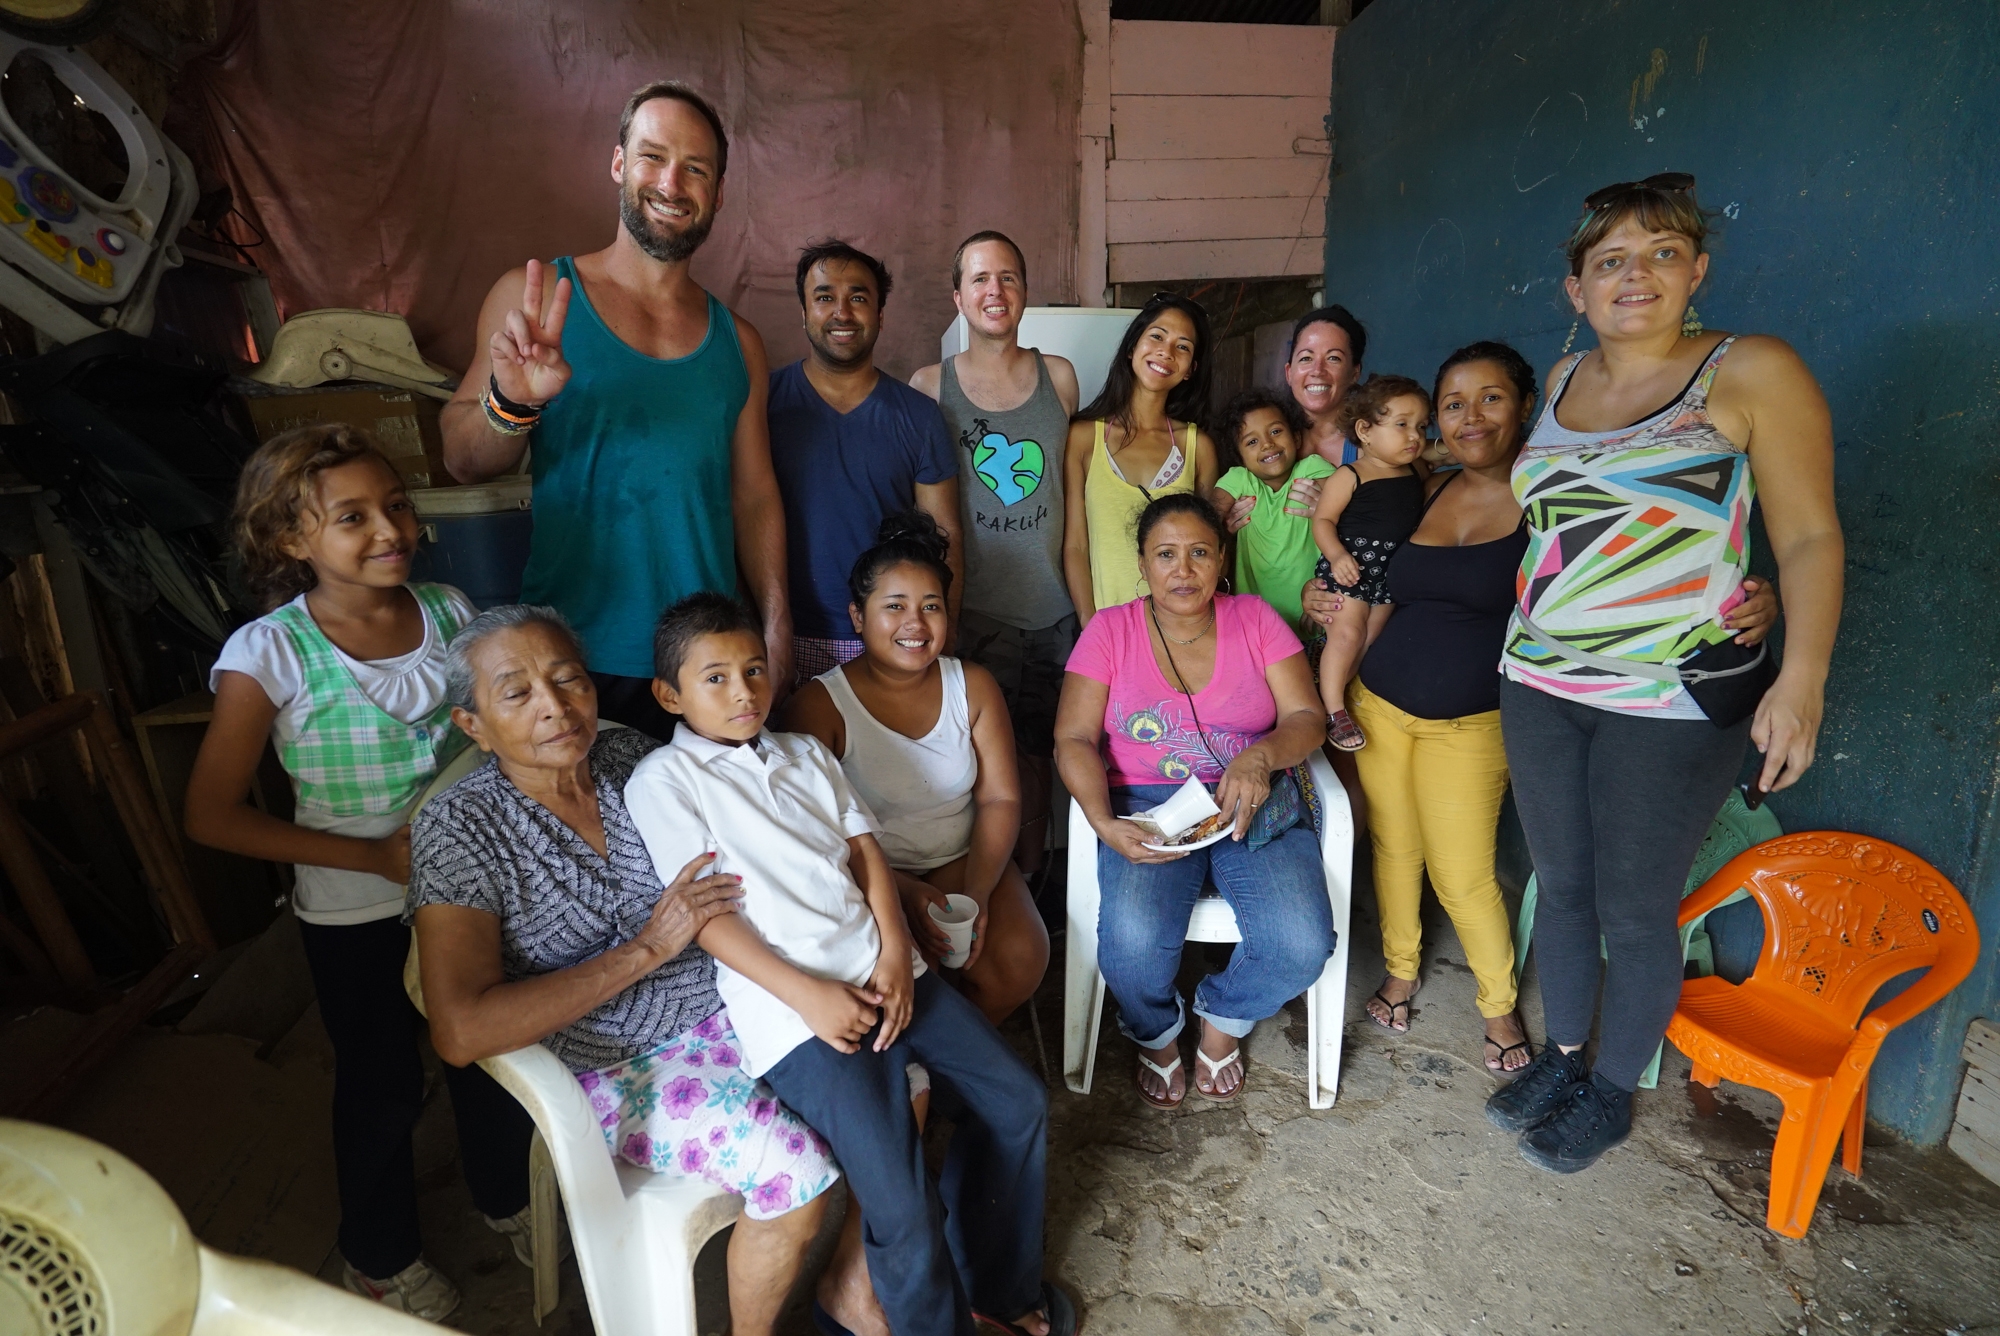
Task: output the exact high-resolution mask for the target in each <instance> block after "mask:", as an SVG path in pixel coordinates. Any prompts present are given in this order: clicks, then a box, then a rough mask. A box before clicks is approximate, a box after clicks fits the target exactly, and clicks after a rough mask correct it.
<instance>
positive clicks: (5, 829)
mask: <svg viewBox="0 0 2000 1336" xmlns="http://www.w3.org/2000/svg"><path fill="white" fill-rule="evenodd" d="M16 727H19V725H16ZM0 868H4V869H6V872H7V880H8V881H10V882H12V883H13V886H14V898H15V899H17V900H19V901H20V902H21V908H22V910H23V911H24V912H25V913H26V914H27V916H28V922H30V923H32V924H33V925H34V927H35V936H36V937H37V938H39V939H40V940H41V944H42V950H44V951H46V952H47V953H48V957H49V960H50V961H51V962H53V963H54V965H55V967H56V975H57V977H58V978H60V979H61V980H62V981H63V986H64V987H66V988H69V989H71V990H73V991H74V992H77V993H86V992H89V991H90V990H91V989H93V988H95V987H96V986H97V971H96V970H94V969H93V968H91V964H90V956H89V954H88V953H87V952H85V951H84V949H83V939H82V938H80V937H78V936H77V935H76V927H75V925H73V924H72V923H71V922H70V920H69V913H68V911H67V910H65V909H64V908H63V903H62V898H61V897H60V896H58V895H57V894H56V888H55V887H54V885H52V884H51V883H50V881H49V874H48V873H47V872H45V871H44V870H43V869H42V862H41V859H40V858H39V857H38V856H37V855H36V853H35V848H34V844H33V843H32V841H31V840H30V839H29V836H28V830H27V827H26V826H24V825H22V824H21V818H20V817H19V816H18V815H17V814H16V813H15V811H14V804H12V803H10V802H8V801H7V800H6V799H4V798H0Z"/></svg>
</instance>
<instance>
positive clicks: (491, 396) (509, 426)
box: [480, 376, 542, 436]
mask: <svg viewBox="0 0 2000 1336" xmlns="http://www.w3.org/2000/svg"><path fill="white" fill-rule="evenodd" d="M480 404H481V406H482V407H484V408H485V410H486V424H487V425H488V426H489V427H491V428H493V430H494V431H495V432H497V433H499V434H500V435H502V436H526V435H527V434H528V433H529V432H531V431H533V430H534V429H535V423H536V422H538V421H540V420H541V416H542V410H541V409H540V408H538V407H535V406H532V405H529V404H517V403H515V402H514V401H513V400H512V399H509V398H508V397H507V396H506V395H504V394H502V393H501V392H500V379H499V377H497V376H492V377H488V379H487V385H486V394H485V396H484V397H483V398H482V399H481V400H480Z"/></svg>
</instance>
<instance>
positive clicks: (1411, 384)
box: [1333, 376, 1431, 446]
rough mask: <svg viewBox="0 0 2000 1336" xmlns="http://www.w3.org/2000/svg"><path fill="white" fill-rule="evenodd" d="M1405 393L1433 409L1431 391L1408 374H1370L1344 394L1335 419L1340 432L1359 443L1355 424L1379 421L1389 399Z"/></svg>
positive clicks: (1425, 406)
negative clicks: (1355, 432)
mask: <svg viewBox="0 0 2000 1336" xmlns="http://www.w3.org/2000/svg"><path fill="white" fill-rule="evenodd" d="M1406 394H1407V395H1413V396H1415V397H1416V398H1418V399H1421V400H1423V404H1424V411H1425V412H1426V413H1428V412H1430V411H1431V396H1430V391H1428V390H1426V389H1425V388H1424V387H1423V386H1421V385H1419V384H1417V382H1415V381H1414V380H1411V379H1410V378H1409V377H1408V376H1370V377H1369V378H1368V379H1367V380H1364V381H1362V382H1361V383H1360V384H1359V385H1356V386H1355V387H1354V388H1353V389H1351V390H1349V391H1348V392H1347V393H1346V394H1345V395H1343V396H1342V397H1341V400H1340V408H1339V410H1338V411H1337V412H1335V414H1334V417H1333V420H1334V422H1335V423H1336V424H1337V425H1338V426H1339V427H1340V434H1341V435H1342V436H1345V437H1346V438H1347V439H1348V440H1350V441H1353V442H1354V443H1355V445H1357V446H1358V445H1360V444H1361V441H1360V439H1359V438H1358V437H1356V436H1355V434H1354V424H1355V423H1357V422H1366V423H1368V424H1370V425H1371V426H1372V425H1374V424H1375V423H1377V422H1380V421H1381V420H1382V414H1383V413H1385V412H1387V411H1388V408H1389V404H1390V402H1391V401H1392V400H1395V399H1400V398H1402V397H1403V396H1404V395H1406Z"/></svg>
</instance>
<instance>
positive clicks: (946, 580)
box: [847, 509, 951, 608]
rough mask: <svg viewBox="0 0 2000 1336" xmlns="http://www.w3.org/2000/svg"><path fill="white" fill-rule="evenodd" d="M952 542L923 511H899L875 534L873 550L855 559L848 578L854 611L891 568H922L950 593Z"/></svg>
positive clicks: (886, 520)
mask: <svg viewBox="0 0 2000 1336" xmlns="http://www.w3.org/2000/svg"><path fill="white" fill-rule="evenodd" d="M950 554H951V539H950V538H949V536H947V535H946V533H945V531H944V530H943V529H941V528H939V527H938V522H937V521H936V520H934V519H932V518H931V517H930V515H929V514H927V513H926V512H924V511H921V510H916V509H911V510H899V511H897V512H896V513H895V514H893V515H890V516H889V517H888V518H887V519H885V520H883V521H882V523H881V524H880V525H879V526H878V527H877V528H876V530H875V546H873V547H871V548H869V549H868V550H867V551H866V552H863V553H862V554H861V555H860V556H859V557H857V558H856V559H855V562H854V569H853V570H851V571H849V572H848V575H847V593H848V596H849V597H850V598H852V599H853V600H854V606H855V607H857V608H861V607H866V606H867V605H868V596H869V595H870V594H872V593H874V592H875V582H876V581H877V580H879V579H880V578H881V575H882V572H883V571H886V570H888V569H889V568H890V567H891V566H902V565H906V564H907V565H911V566H923V567H927V568H928V569H929V570H930V571H931V573H932V574H934V575H936V576H937V578H938V580H939V581H940V582H942V584H943V586H944V590H945V592H946V593H950V592H951V565H950V563H949V561H948V560H947V558H948V557H949V556H950Z"/></svg>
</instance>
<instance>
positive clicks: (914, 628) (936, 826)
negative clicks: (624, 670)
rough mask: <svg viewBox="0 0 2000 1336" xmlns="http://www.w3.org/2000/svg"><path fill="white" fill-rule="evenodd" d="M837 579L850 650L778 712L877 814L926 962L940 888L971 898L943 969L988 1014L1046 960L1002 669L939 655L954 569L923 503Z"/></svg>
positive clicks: (1009, 1007)
mask: <svg viewBox="0 0 2000 1336" xmlns="http://www.w3.org/2000/svg"><path fill="white" fill-rule="evenodd" d="M876 540H877V541H876V545H875V546H874V547H872V548H870V549H869V550H868V551H866V552H864V553H862V554H861V557H860V559H859V560H858V561H857V562H856V563H855V566H854V571H853V573H852V574H851V575H850V576H849V579H848V589H849V593H850V594H851V595H852V597H853V600H854V601H853V603H852V604H850V605H849V608H848V612H849V615H850V616H851V617H853V619H854V628H855V630H856V632H857V633H859V635H860V636H861V641H862V644H863V646H864V649H863V651H862V654H861V656H860V657H859V658H857V659H855V660H853V661H852V662H850V663H847V664H845V665H843V666H841V667H839V668H835V669H834V670H833V671H831V672H829V673H825V674H823V675H822V676H820V677H816V678H814V679H813V680H812V681H810V682H808V683H806V685H805V686H804V687H803V688H801V689H800V691H799V693H798V694H797V695H795V696H793V697H792V699H791V700H790V701H789V702H787V704H786V706H785V715H784V724H783V726H784V727H785V728H788V729H790V730H792V731H794V732H799V733H810V734H812V735H813V736H814V737H816V738H818V739H819V740H820V741H821V742H824V743H825V744H826V745H827V746H829V747H831V748H832V749H833V753H834V755H836V756H838V757H839V758H840V761H841V766H842V768H843V769H845V770H846V772H847V778H848V781H849V782H850V783H852V784H853V785H854V788H855V791H856V792H857V793H859V794H860V795H861V798H862V800H863V801H864V802H866V803H867V804H868V808H869V810H870V811H871V812H873V813H874V814H875V818H876V820H877V821H878V822H880V823H881V830H880V831H879V833H878V837H879V838H880V840H881V842H882V850H883V852H884V853H885V854H886V855H888V859H889V865H890V866H891V867H892V868H894V869H895V872H896V885H897V890H898V891H899V892H900V893H901V895H902V899H903V912H904V914H905V916H906V917H907V918H908V920H909V924H910V935H911V937H912V938H914V939H915V941H916V943H917V949H918V950H920V951H922V952H923V954H924V957H925V959H926V960H928V961H929V962H930V963H931V964H932V965H933V966H936V965H937V963H938V959H939V957H940V956H942V955H943V954H944V952H945V951H946V950H947V949H948V948H949V942H948V941H947V940H946V939H945V937H944V933H943V931H942V930H941V929H940V928H938V927H937V925H936V924H934V923H932V922H931V918H930V914H929V909H930V906H931V905H933V904H941V903H942V902H943V901H944V898H945V896H947V895H952V894H962V895H968V896H971V897H972V898H973V900H975V901H977V902H978V904H979V906H980V914H979V918H978V920H977V921H976V922H975V923H974V925H973V934H974V935H973V943H972V955H971V958H970V959H968V960H967V961H966V963H965V967H964V968H963V969H962V970H950V971H944V972H943V977H944V978H946V979H947V980H949V981H950V982H952V983H954V984H956V985H957V986H958V987H959V988H960V990H961V991H962V992H964V993H965V995H966V997H967V999H968V1000H969V1001H971V1002H972V1003H973V1004H974V1005H975V1006H977V1007H978V1008H979V1009H980V1011H982V1012H983V1013H984V1014H985V1015H986V1017H987V1019H988V1020H991V1021H993V1022H994V1023H995V1024H998V1023H999V1022H1000V1021H1001V1020H1003V1019H1005V1018H1006V1017H1007V1016H1008V1015H1009V1014H1011V1013H1012V1012H1013V1010H1014V1009H1015V1008H1016V1007H1018V1006H1020V1004H1021V1003H1022V1002H1024V1001H1026V1000H1027V999H1028V998H1029V997H1030V996H1031V995H1032V994H1033V993H1034V991H1035V989H1036V988H1037V987H1038V986H1039V985H1040V984H1041V981H1042V975H1043V974H1044V972H1045V971H1046V970H1047V968H1048V960H1049V937H1048V930H1047V928H1045V927H1044V926H1043V924H1042V919H1041V915H1040V913H1039V912H1038V911H1037V910H1036V909H1035V903H1034V899H1033V897H1032V896H1031V895H1030V894H1029V892H1028V884H1027V881H1026V880H1025V879H1024V878H1023V877H1022V876H1021V873H1020V870H1019V869H1018V868H1016V867H1015V866H1014V863H1013V851H1014V842H1015V839H1016V838H1017V836H1018V835H1019V833H1020V829H1021V789H1020V780H1019V773H1018V770H1017V767H1016V758H1015V751H1014V731H1013V726H1012V724H1011V723H1010V722H1009V720H1008V717H1007V705H1006V702H1005V700H1003V699H1002V697H1001V695H1000V686H999V683H997V682H996V681H994V679H993V675H992V674H991V673H989V672H987V671H986V670H985V669H984V668H981V667H980V666H979V665H977V664H971V663H964V662H962V661H961V660H958V659H955V658H944V657H940V653H939V652H940V651H941V650H942V649H943V648H944V643H945V639H946V636H947V634H948V632H949V625H948V617H947V614H946V606H947V605H946V602H945V599H946V594H947V592H948V590H949V587H950V583H951V569H950V567H949V566H947V565H946V564H945V552H946V544H945V536H944V533H943V531H942V530H940V529H939V528H938V527H937V524H936V522H935V521H933V520H932V519H931V518H930V517H929V516H928V515H925V514H923V513H922V512H921V511H906V512H904V513H902V514H900V515H891V516H890V517H889V518H888V519H886V520H884V521H883V523H882V528H881V529H880V531H878V533H877V534H876Z"/></svg>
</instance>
